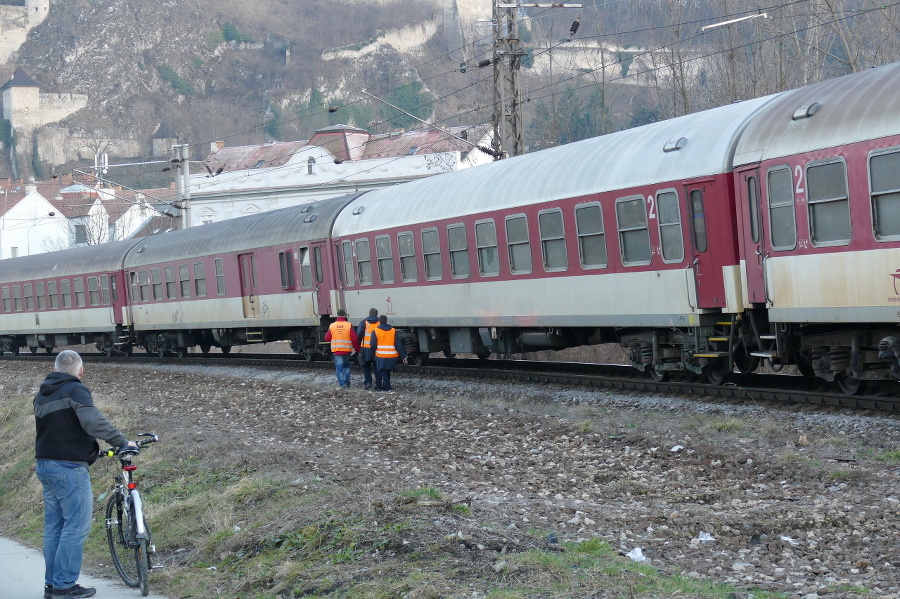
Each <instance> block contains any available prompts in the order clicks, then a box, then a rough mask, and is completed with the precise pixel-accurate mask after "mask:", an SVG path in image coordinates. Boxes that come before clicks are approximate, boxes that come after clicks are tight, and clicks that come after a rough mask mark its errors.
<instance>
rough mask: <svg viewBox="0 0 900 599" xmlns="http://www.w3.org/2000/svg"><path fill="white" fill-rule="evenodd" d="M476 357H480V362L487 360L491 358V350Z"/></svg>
mask: <svg viewBox="0 0 900 599" xmlns="http://www.w3.org/2000/svg"><path fill="white" fill-rule="evenodd" d="M475 355H476V356H478V359H479V360H487V359H488V358H490V357H491V352H490V350H488V351H483V352H481V353H479V354H475Z"/></svg>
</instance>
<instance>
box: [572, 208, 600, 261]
mask: <svg viewBox="0 0 900 599" xmlns="http://www.w3.org/2000/svg"><path fill="white" fill-rule="evenodd" d="M575 229H576V231H577V233H578V255H579V258H580V260H581V266H582V268H602V267H604V266H606V265H607V256H606V235H605V234H604V232H603V210H602V209H601V208H600V204H597V203H591V204H583V205H581V206H576V207H575Z"/></svg>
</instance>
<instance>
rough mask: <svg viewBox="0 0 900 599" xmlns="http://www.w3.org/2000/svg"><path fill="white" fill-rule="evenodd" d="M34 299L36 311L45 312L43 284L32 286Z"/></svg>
mask: <svg viewBox="0 0 900 599" xmlns="http://www.w3.org/2000/svg"><path fill="white" fill-rule="evenodd" d="M34 297H35V298H36V299H37V309H38V310H46V309H47V296H46V295H44V284H43V283H35V284H34Z"/></svg>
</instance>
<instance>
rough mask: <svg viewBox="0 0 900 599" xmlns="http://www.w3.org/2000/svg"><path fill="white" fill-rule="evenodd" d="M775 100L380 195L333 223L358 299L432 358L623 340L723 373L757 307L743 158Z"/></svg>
mask: <svg viewBox="0 0 900 599" xmlns="http://www.w3.org/2000/svg"><path fill="white" fill-rule="evenodd" d="M773 99H774V97H767V98H759V99H755V100H749V101H746V102H741V103H738V104H732V105H728V106H723V107H720V108H716V109H713V110H708V111H705V112H701V113H697V114H692V115H688V116H684V117H680V118H676V119H672V120H668V121H663V122H659V123H654V124H651V125H646V126H644V127H639V128H636V129H630V130H626V131H621V132H618V133H613V134H610V135H606V136H603V137H597V138H593V139H588V140H584V141H580V142H576V143H572V144H568V145H565V146H560V147H557V148H552V149H549V150H543V151H540V152H535V153H533V154H527V155H524V156H520V157H516V158H512V159H510V160H504V161H501V162H496V163H492V164H488V165H484V166H479V167H475V168H471V169H465V170H463V171H459V172H456V173H449V174H446V175H438V176H435V177H431V178H428V179H424V180H420V181H415V182H411V183H406V184H404V185H400V186H396V187H391V188H386V189H381V190H376V191H371V192H369V193H366V194H364V195H362V196H360V197H359V198H358V199H356V200H355V201H354V202H353V203H351V204H350V205H349V206H348V207H347V208H346V209H345V210H343V211H342V212H341V214H340V215H339V216H338V218H337V220H336V221H335V226H334V241H335V243H336V244H340V246H341V252H340V258H341V261H342V263H343V280H344V284H345V292H344V293H345V301H346V304H347V307H348V309H349V310H350V312H351V313H353V314H361V315H364V314H365V313H366V312H367V311H368V309H369V308H370V307H376V308H378V309H379V310H380V311H381V312H382V313H384V314H387V315H388V317H389V318H390V319H391V321H392V322H393V323H394V324H396V325H398V326H400V327H404V328H406V329H407V330H408V331H409V332H410V333H411V334H412V339H411V340H410V341H411V343H410V345H411V346H414V345H415V344H417V348H418V355H419V356H424V355H427V354H428V353H430V352H435V351H445V352H447V353H474V354H478V355H482V356H484V355H487V354H488V353H490V352H496V353H500V354H508V353H516V352H522V351H530V350H532V349H541V348H562V347H568V346H574V345H580V344H585V343H598V342H608V341H616V340H621V342H622V344H623V345H624V346H625V348H626V349H627V350H628V352H629V355H631V357H632V361H633V363H634V365H635V366H636V367H638V368H641V369H642V370H649V371H650V372H651V373H652V374H654V376H658V377H663V376H665V375H666V373H667V372H668V371H677V370H690V371H693V372H695V373H700V372H704V373H707V374H708V375H709V376H710V377H711V378H713V379H721V378H722V377H723V376H724V374H723V373H724V372H726V371H727V370H728V369H729V367H730V362H729V358H728V351H727V349H728V343H727V339H726V343H724V344H723V343H722V341H721V340H722V338H723V335H727V331H725V332H723V330H722V326H723V325H722V324H721V323H722V322H723V319H724V321H725V322H726V324H728V325H730V322H731V319H732V316H731V315H734V314H736V313H738V312H740V311H741V310H742V309H743V308H742V291H741V277H740V269H739V261H738V248H737V231H736V225H735V218H736V217H735V213H734V211H735V204H734V198H733V193H734V188H733V176H732V157H733V153H734V148H735V145H736V143H737V140H738V138H739V136H740V133H741V132H742V131H743V128H744V127H745V126H746V124H747V123H748V122H749V121H750V120H751V119H752V118H753V115H754V114H756V113H757V112H758V111H759V110H760V109H761V108H762V107H764V106H765V105H766V104H767V103H769V102H771V101H772V100H773ZM723 315H727V316H723Z"/></svg>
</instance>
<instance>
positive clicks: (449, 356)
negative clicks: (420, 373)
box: [444, 347, 456, 359]
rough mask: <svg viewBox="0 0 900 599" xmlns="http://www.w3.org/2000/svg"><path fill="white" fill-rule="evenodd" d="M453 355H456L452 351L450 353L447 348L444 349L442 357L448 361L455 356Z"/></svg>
mask: <svg viewBox="0 0 900 599" xmlns="http://www.w3.org/2000/svg"><path fill="white" fill-rule="evenodd" d="M455 355H456V354H454V353H453V352H452V351H450V348H449V347H448V348H445V349H444V357H445V358H447V359H450V358H452V357H453V356H455Z"/></svg>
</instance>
